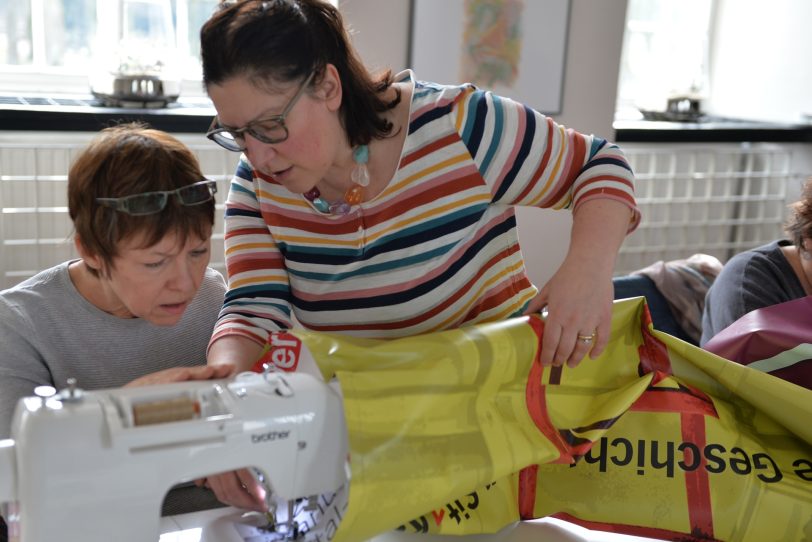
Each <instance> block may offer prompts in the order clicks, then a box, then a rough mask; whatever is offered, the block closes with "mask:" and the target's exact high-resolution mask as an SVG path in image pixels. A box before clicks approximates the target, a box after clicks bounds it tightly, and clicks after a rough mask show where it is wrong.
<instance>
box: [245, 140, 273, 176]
mask: <svg viewBox="0 0 812 542" xmlns="http://www.w3.org/2000/svg"><path fill="white" fill-rule="evenodd" d="M277 154H278V153H277V152H276V146H275V145H273V144H270V143H263V142H262V141H259V140H258V139H256V138H255V137H254V136H252V135H251V134H245V155H246V156H247V157H248V160H249V161H250V162H251V165H253V166H254V167H255V168H259V169H260V170H266V171H268V170H270V168H269V167H268V165H269V164H270V163H271V161H272V160H273V159H274V158H276V155H277Z"/></svg>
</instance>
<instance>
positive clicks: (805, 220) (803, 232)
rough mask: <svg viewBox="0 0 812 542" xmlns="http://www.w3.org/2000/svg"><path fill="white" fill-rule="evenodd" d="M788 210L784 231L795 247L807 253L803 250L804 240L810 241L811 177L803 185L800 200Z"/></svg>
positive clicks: (811, 219)
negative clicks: (788, 214)
mask: <svg viewBox="0 0 812 542" xmlns="http://www.w3.org/2000/svg"><path fill="white" fill-rule="evenodd" d="M789 208H790V210H791V212H790V216H789V218H788V219H787V222H786V224H785V225H784V231H785V232H786V233H787V235H789V238H790V239H791V240H792V243H793V244H794V245H795V246H796V247H798V248H799V249H801V250H804V251H807V252H808V250H807V249H806V248H804V239H812V177H810V178H808V179H807V180H806V182H805V183H804V186H803V189H802V190H801V198H800V199H799V200H798V201H796V202H795V203H793V204H792V205H790V206H789Z"/></svg>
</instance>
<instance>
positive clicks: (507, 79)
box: [460, 0, 524, 87]
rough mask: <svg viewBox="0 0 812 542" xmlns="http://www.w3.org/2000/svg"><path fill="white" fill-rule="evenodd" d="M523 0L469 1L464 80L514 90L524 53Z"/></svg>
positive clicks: (464, 50) (464, 48) (463, 44)
mask: <svg viewBox="0 0 812 542" xmlns="http://www.w3.org/2000/svg"><path fill="white" fill-rule="evenodd" d="M523 10H524V2H523V0H465V23H464V30H463V42H462V61H461V65H460V80H461V81H470V82H472V83H474V84H476V85H479V86H484V87H493V86H494V85H496V84H501V85H504V86H507V87H512V86H513V85H515V84H516V79H517V77H518V73H519V58H520V56H521V51H522V28H521V24H520V22H521V18H522V12H523Z"/></svg>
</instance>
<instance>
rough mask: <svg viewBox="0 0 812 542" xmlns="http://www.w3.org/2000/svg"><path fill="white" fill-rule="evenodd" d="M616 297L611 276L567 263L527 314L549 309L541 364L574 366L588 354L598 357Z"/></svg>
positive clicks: (540, 294)
mask: <svg viewBox="0 0 812 542" xmlns="http://www.w3.org/2000/svg"><path fill="white" fill-rule="evenodd" d="M613 297H614V287H613V285H612V279H611V277H596V276H595V274H594V273H593V272H590V270H589V269H585V268H583V267H579V266H576V265H567V262H565V263H564V264H563V265H562V266H561V268H560V269H559V270H558V271H557V272H556V273H555V275H553V277H552V278H551V279H550V281H549V282H547V284H545V285H544V287H543V288H542V289H541V292H539V294H538V295H537V296H536V297H535V298H534V299H533V300H532V301H531V302H530V304H529V305H528V307H527V310H526V311H525V314H532V313H538V312H540V311H542V309H545V308H546V312H547V317H546V320H545V323H544V336H543V337H542V346H541V355H540V359H541V363H542V365H545V366H550V365H553V366H557V367H560V366H562V365H564V363H566V364H567V365H568V366H570V367H575V366H576V365H578V364H579V363H580V362H581V360H583V358H584V357H585V356H587V355H589V356H590V357H597V356H599V355H600V354H601V352H603V350H604V348H606V345H607V343H608V342H609V333H610V330H611V325H612V299H613Z"/></svg>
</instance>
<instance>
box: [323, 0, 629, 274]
mask: <svg viewBox="0 0 812 542" xmlns="http://www.w3.org/2000/svg"><path fill="white" fill-rule="evenodd" d="M437 1H442V0H437ZM530 1H532V0H530ZM409 4H410V2H409V0H339V5H340V7H341V10H342V12H344V14H345V17H346V19H347V21H348V22H349V23H350V25H351V26H352V28H353V29H354V31H355V33H354V35H353V40H354V43H355V45H356V47H358V50H359V52H360V53H361V56H362V57H363V58H364V61H365V62H366V63H367V64H370V65H372V66H374V67H386V66H388V67H392V68H393V69H394V70H395V71H397V70H399V69H401V68H405V67H408V66H406V62H407V58H408V47H409V36H408V34H409V17H410V14H409ZM625 18H626V0H600V1H599V2H598V1H595V0H571V5H570V20H569V29H568V34H567V57H566V65H565V68H564V92H563V95H564V99H563V106H562V110H561V113H560V114H558V115H556V117H555V119H556V121H558V122H559V123H561V124H564V125H566V126H567V127H571V128H574V129H576V130H578V131H580V132H586V133H594V134H597V135H600V136H602V137H606V138H611V136H612V134H613V130H612V120H613V117H614V110H615V96H616V93H617V77H618V66H619V65H620V50H621V46H622V43H623V27H624V24H625ZM438 82H441V83H442V82H443V81H438ZM571 223H572V221H571V216H570V214H569V213H568V212H566V211H565V212H553V211H545V210H537V209H521V210H520V212H519V225H520V228H519V235H520V236H521V238H522V244H523V247H524V256H525V260H526V261H527V266H528V271H529V273H530V278H531V280H533V282H535V283H536V284H537V285H539V286H541V285H543V284H544V282H545V281H546V280H547V279H549V278H550V276H552V274H553V272H554V271H555V270H556V269H557V267H558V265H559V264H560V263H561V261H562V260H563V258H564V256H565V254H566V250H567V246H568V244H569V230H570V226H571ZM530 239H532V243H531V242H530Z"/></svg>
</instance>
